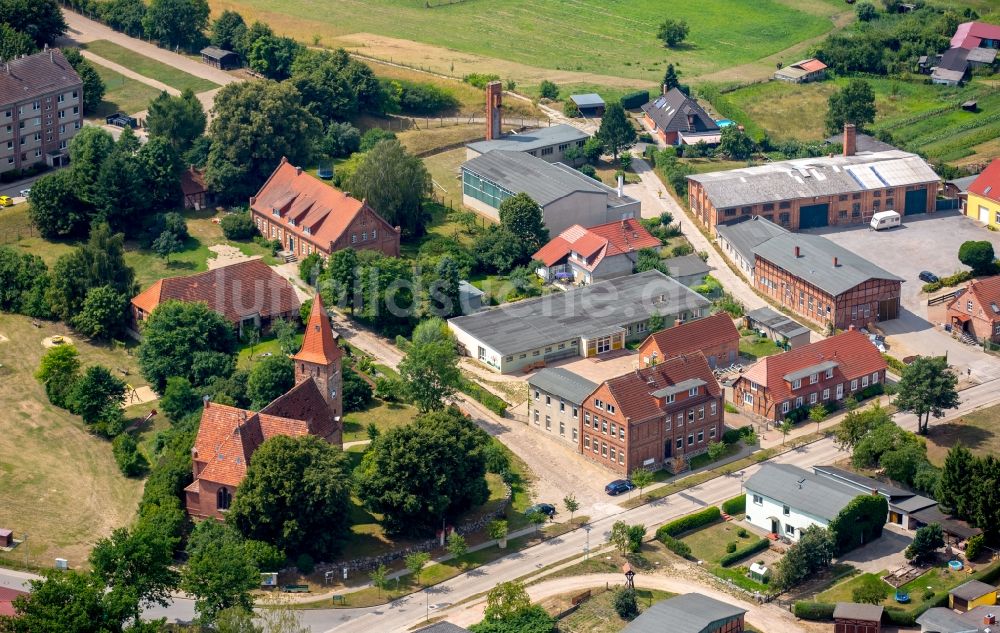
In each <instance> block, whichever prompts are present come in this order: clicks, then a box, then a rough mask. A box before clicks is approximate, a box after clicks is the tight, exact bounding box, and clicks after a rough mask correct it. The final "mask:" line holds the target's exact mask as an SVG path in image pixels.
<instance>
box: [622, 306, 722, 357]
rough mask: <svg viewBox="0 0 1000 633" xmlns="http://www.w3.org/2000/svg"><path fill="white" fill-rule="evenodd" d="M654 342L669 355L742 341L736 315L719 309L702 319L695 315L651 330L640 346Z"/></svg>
mask: <svg viewBox="0 0 1000 633" xmlns="http://www.w3.org/2000/svg"><path fill="white" fill-rule="evenodd" d="M650 342H655V343H656V346H657V347H659V348H660V352H661V353H663V354H666V355H667V357H668V358H669V357H671V356H680V355H681V354H691V353H694V352H696V351H699V350H703V349H707V348H709V347H714V346H716V345H721V344H723V343H729V342H731V343H733V344H734V345H739V342H740V333H739V330H737V329H736V325H734V324H733V319H732V317H730V316H729V315H728V314H726V313H725V312H718V313H716V314H713V315H712V316H708V317H705V318H703V319H695V320H694V321H688V322H687V323H682V324H680V325H675V326H674V327H670V328H667V329H665V330H660V331H659V332H656V333H655V334H650V335H649V336H648V337H647V338H646V340H645V341H643V342H642V345H640V346H639V349H645V347H646V346H647V345H649V344H650Z"/></svg>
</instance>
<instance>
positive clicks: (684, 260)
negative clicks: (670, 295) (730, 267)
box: [663, 255, 711, 277]
mask: <svg viewBox="0 0 1000 633" xmlns="http://www.w3.org/2000/svg"><path fill="white" fill-rule="evenodd" d="M663 265H664V266H666V267H667V271H669V272H670V276H671V277H687V276H689V275H702V274H705V273H707V272H709V271H710V270H711V268H709V267H708V264H706V263H705V261H704V260H702V258H701V257H698V256H697V255H681V256H680V257H671V258H670V259H665V260H663Z"/></svg>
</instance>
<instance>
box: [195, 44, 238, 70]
mask: <svg viewBox="0 0 1000 633" xmlns="http://www.w3.org/2000/svg"><path fill="white" fill-rule="evenodd" d="M201 61H203V62H205V63H206V64H208V65H209V66H212V67H214V68H218V69H220V70H231V69H233V68H239V67H240V66H242V65H243V64H242V63H240V56H239V55H237V54H236V53H234V52H233V51H227V50H226V49H224V48H219V47H218V46H206V47H205V48H203V49H201Z"/></svg>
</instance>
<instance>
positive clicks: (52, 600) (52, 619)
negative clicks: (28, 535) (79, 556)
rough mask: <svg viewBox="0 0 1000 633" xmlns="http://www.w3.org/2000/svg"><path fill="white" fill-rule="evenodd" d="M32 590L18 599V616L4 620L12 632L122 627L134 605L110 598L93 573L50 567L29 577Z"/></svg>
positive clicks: (90, 632) (100, 631) (0, 624)
mask: <svg viewBox="0 0 1000 633" xmlns="http://www.w3.org/2000/svg"><path fill="white" fill-rule="evenodd" d="M28 584H29V585H31V593H30V595H27V596H20V597H18V598H17V599H16V600H14V612H15V615H16V617H14V618H11V619H9V620H0V628H3V630H4V631H8V632H9V633H37V632H38V631H43V632H49V631H51V632H53V633H55V632H56V631H74V632H75V633H108V632H109V631H121V630H122V625H123V623H124V622H125V619H126V618H127V617H129V615H130V612H131V609H130V608H127V607H128V605H125V606H126V608H121V607H120V606H119V605H116V604H114V603H112V602H111V600H109V596H108V594H107V593H106V587H105V585H104V583H103V582H102V581H101V579H100V578H98V577H97V576H96V575H94V574H92V573H86V572H79V571H76V570H70V571H46V572H43V574H42V578H41V579H38V580H29V581H28Z"/></svg>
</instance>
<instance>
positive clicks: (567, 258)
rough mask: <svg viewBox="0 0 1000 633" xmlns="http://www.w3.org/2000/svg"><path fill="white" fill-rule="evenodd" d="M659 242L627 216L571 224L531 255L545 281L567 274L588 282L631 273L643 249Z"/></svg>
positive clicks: (660, 244) (657, 244) (659, 244)
mask: <svg viewBox="0 0 1000 633" xmlns="http://www.w3.org/2000/svg"><path fill="white" fill-rule="evenodd" d="M660 246H663V242H661V241H660V240H659V238H656V237H653V236H652V235H650V234H649V231H647V230H646V228H645V227H644V226H642V224H640V223H639V221H638V220H636V219H634V218H627V219H624V220H617V221H615V222H608V223H607V224H598V225H597V226H591V227H589V228H584V227H582V226H580V225H579V224H574V225H573V226H571V227H569V228H568V229H566V230H565V231H563V232H562V233H560V234H559V235H557V236H555V237H554V238H552V239H551V240H549V243H548V244H546V245H545V246H543V247H542V248H540V249H539V250H538V252H537V253H535V254H534V255H532V257H531V258H532V259H534V260H538V261H540V262H541V263H542V265H541V266H539V267H538V268H537V269H536V272H537V273H538V276H539V277H541V278H542V279H544V280H546V281H552V280H554V279H556V278H563V277H567V276H569V278H571V279H572V280H573V281H575V282H577V283H588V284H589V283H591V282H594V281H600V280H603V279H611V278H613V277H621V276H622V275H631V274H632V271H633V270H634V269H635V265H636V263H637V260H638V257H639V251H640V250H642V249H644V248H659V247H660Z"/></svg>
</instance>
